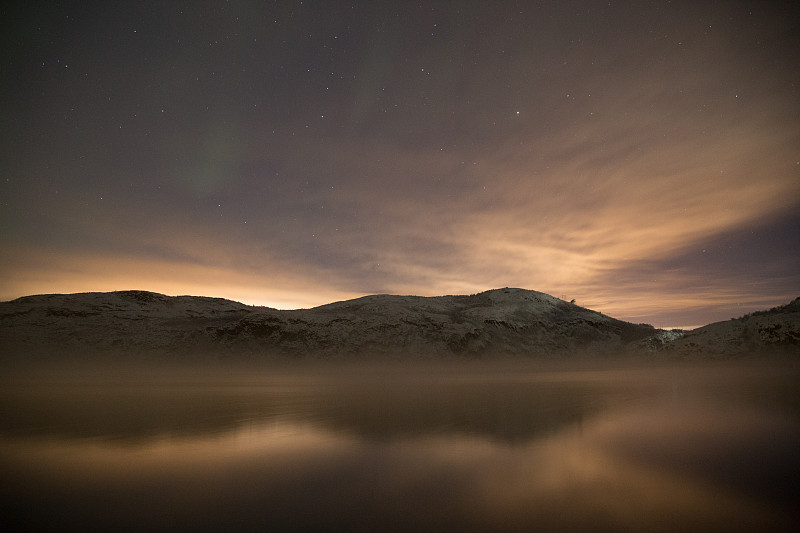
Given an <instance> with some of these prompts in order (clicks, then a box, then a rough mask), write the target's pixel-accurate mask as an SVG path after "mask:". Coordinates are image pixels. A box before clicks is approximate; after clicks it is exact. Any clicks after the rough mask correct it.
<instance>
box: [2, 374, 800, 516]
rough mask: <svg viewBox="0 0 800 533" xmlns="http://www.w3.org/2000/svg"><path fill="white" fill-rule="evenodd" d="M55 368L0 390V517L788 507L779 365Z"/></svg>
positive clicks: (790, 487)
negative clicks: (1, 507) (70, 376)
mask: <svg viewBox="0 0 800 533" xmlns="http://www.w3.org/2000/svg"><path fill="white" fill-rule="evenodd" d="M66 381H67V382H66V383H65V382H64V381H61V382H59V381H58V380H49V381H48V380H36V381H25V380H19V379H15V380H12V381H11V382H9V383H7V384H6V385H7V386H6V387H5V388H4V392H3V393H2V395H3V398H2V400H3V402H2V408H0V424H1V425H0V429H1V430H2V439H1V440H0V477H1V478H2V479H3V480H4V482H3V485H2V494H0V496H2V498H3V500H4V501H5V502H8V504H9V506H10V507H9V509H11V511H10V514H8V515H7V516H6V517H5V518H7V519H8V520H4V522H5V523H10V524H12V525H13V526H14V527H15V528H16V529H21V530H25V529H58V530H62V529H78V528H84V527H103V528H111V527H113V528H122V529H129V530H142V529H147V528H159V529H163V528H170V529H193V530H219V529H242V528H245V529H260V530H262V529H264V528H268V529H273V530H274V529H301V530H309V529H310V530H316V529H320V530H331V529H347V530H387V529H388V530H432V529H433V530H437V529H438V530H454V529H457V530H467V531H469V530H493V531H497V530H530V529H559V530H587V529H590V530H594V531H597V530H603V529H605V530H615V531H619V530H643V529H647V530H654V529H655V530H675V529H703V530H706V531H708V530H715V529H716V530H727V531H729V530H736V529H740V530H754V529H764V528H770V529H773V530H775V529H778V530H780V529H786V530H790V529H792V528H794V527H795V526H797V525H798V524H799V523H800V522H798V515H797V514H796V513H795V512H794V511H793V503H794V502H795V501H796V499H797V496H798V495H800V490H798V485H797V481H796V480H797V479H798V475H799V474H800V459H798V457H797V453H796V450H797V449H798V445H800V413H799V412H798V410H797V409H796V404H795V401H796V393H795V392H794V390H795V388H794V387H795V386H796V385H797V383H798V381H797V375H796V371H795V370H793V369H791V368H789V369H786V368H780V369H777V370H776V369H774V368H767V369H764V368H761V369H757V371H754V370H753V369H746V370H744V371H743V370H741V369H731V368H716V369H712V370H702V371H701V370H698V369H679V370H675V369H638V370H624V371H623V370H619V369H616V370H596V371H580V372H578V371H566V370H558V371H553V370H531V369H525V368H520V369H518V370H515V371H507V370H503V371H498V370H492V371H487V370H486V369H485V368H482V369H475V368H471V369H470V368H468V369H467V370H464V369H463V368H461V369H455V368H447V369H445V370H442V369H437V370H436V371H429V370H426V371H424V372H418V371H403V372H390V373H387V372H385V371H376V370H375V369H371V370H369V371H354V372H348V373H331V372H329V371H328V370H326V371H325V372H318V371H303V372H285V373H273V372H271V373H269V374H246V375H237V376H227V377H222V378H221V377H219V376H215V377H213V378H212V377H210V376H208V375H202V376H201V375H197V376H194V377H192V378H191V379H189V378H187V377H186V376H181V377H180V378H176V377H175V376H172V377H162V378H159V379H147V380H142V379H140V378H139V377H137V378H136V379H124V380H120V379H117V380H116V381H114V380H112V381H113V383H109V380H108V379H107V378H106V379H105V380H99V381H98V380H78V381H70V380H66ZM6 512H8V511H6Z"/></svg>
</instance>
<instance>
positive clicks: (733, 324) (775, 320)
mask: <svg viewBox="0 0 800 533" xmlns="http://www.w3.org/2000/svg"><path fill="white" fill-rule="evenodd" d="M648 343H649V345H650V347H652V348H655V349H656V350H657V351H660V352H664V353H666V354H670V355H674V356H678V357H682V358H696V357H703V358H709V357H733V356H739V355H746V354H795V355H796V354H800V298H795V299H794V300H793V301H792V302H790V303H788V304H786V305H782V306H778V307H774V308H772V309H770V310H767V311H756V312H755V313H750V314H748V315H745V316H743V317H740V318H734V319H731V320H725V321H723V322H715V323H713V324H709V325H707V326H703V327H702V328H697V329H694V330H692V331H689V332H686V333H685V334H683V335H680V336H678V337H676V338H674V339H670V340H668V341H666V342H663V343H660V344H659V343H658V342H655V341H653V340H652V339H648V340H647V341H645V342H644V343H640V344H648Z"/></svg>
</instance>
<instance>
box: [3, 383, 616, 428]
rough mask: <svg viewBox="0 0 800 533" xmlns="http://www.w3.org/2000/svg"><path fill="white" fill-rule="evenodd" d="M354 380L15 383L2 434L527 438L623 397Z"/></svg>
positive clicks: (571, 390)
mask: <svg viewBox="0 0 800 533" xmlns="http://www.w3.org/2000/svg"><path fill="white" fill-rule="evenodd" d="M374 378H375V376H371V377H370V381H369V382H368V383H363V382H356V381H355V380H353V379H351V378H343V379H342V380H327V381H325V382H324V383H322V384H319V383H317V384H313V383H312V382H309V381H306V380H302V379H301V380H298V381H296V382H295V381H291V380H289V381H282V382H280V383H273V384H272V385H267V386H264V385H258V384H255V382H249V383H250V384H248V382H243V383H241V384H238V385H237V384H232V383H227V384H225V383H215V382H214V381H212V380H205V381H202V382H197V383H194V384H181V385H177V386H176V385H169V386H166V385H158V384H149V385H141V384H139V385H137V384H131V383H128V384H113V383H112V384H109V383H108V382H106V383H95V384H92V383H90V382H86V381H84V382H81V383H77V384H76V383H72V384H54V383H51V384H49V385H42V384H39V385H31V384H30V383H26V384H20V383H17V384H13V385H12V386H7V387H5V388H4V390H3V391H2V392H0V399H1V400H2V405H3V408H2V409H1V410H0V434H2V435H4V436H7V437H17V436H47V437H57V438H101V439H112V440H119V441H121V442H125V441H130V442H136V441H141V440H147V439H151V438H162V437H165V436H182V437H189V436H195V435H213V434H220V433H225V432H228V431H232V430H235V429H238V428H242V427H246V426H249V425H251V426H260V425H263V424H270V423H290V424H291V423H294V424H313V425H317V426H321V427H326V428H328V429H330V430H332V431H335V432H340V431H341V432H346V433H350V434H355V435H358V436H359V437H361V438H367V439H378V440H381V439H389V438H403V437H411V436H425V435H437V434H461V435H475V436H481V437H484V438H489V439H494V440H498V441H503V442H509V443H515V442H524V441H526V440H529V439H531V438H534V437H536V436H538V435H542V434H546V433H550V432H553V431H556V430H558V429H560V428H562V427H564V426H566V425H570V424H575V423H580V422H581V421H583V420H584V419H586V418H589V417H592V416H594V415H595V414H596V413H598V412H600V411H601V410H602V409H603V408H604V406H606V405H607V404H608V403H609V402H612V401H614V400H615V398H619V396H620V394H625V392H624V391H621V390H619V389H611V388H610V387H601V386H599V385H597V384H590V383H574V382H546V381H543V382H535V383H531V382H515V381H513V380H510V381H509V380H499V381H491V382H490V381H481V380H480V379H478V380H466V381H463V380H451V379H448V378H443V379H427V380H421V379H416V378H414V379H401V380H390V381H387V380H382V379H374Z"/></svg>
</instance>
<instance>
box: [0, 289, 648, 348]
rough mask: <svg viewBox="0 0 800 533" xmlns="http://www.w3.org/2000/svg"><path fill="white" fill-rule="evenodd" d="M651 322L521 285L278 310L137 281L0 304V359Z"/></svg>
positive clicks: (611, 338)
mask: <svg viewBox="0 0 800 533" xmlns="http://www.w3.org/2000/svg"><path fill="white" fill-rule="evenodd" d="M654 333H655V330H654V329H653V328H652V327H649V326H646V325H636V324H630V323H627V322H623V321H620V320H616V319H614V318H611V317H608V316H605V315H603V314H601V313H598V312H596V311H591V310H589V309H585V308H582V307H579V306H577V305H574V304H571V303H567V302H565V301H562V300H559V299H557V298H554V297H552V296H550V295H547V294H544V293H540V292H535V291H529V290H523V289H510V288H506V289H496V290H490V291H487V292H483V293H480V294H475V295H471V296H439V297H417V296H392V295H374V296H365V297H363V298H357V299H354V300H348V301H343V302H336V303H332V304H328V305H323V306H320V307H316V308H313V309H302V310H293V311H279V310H276V309H270V308H266V307H253V306H247V305H244V304H240V303H237V302H232V301H229V300H223V299H219V298H206V297H193V296H178V297H170V296H164V295H162V294H156V293H151V292H144V291H122V292H111V293H84V294H69V295H58V294H55V295H40V296H28V297H23V298H19V299H17V300H14V301H11V302H3V303H0V354H2V355H3V357H4V358H6V359H9V358H11V359H17V358H31V357H41V356H48V357H52V356H63V357H75V356H79V357H80V356H84V355H86V356H89V355H98V354H101V355H107V356H113V355H117V354H143V355H164V354H168V355H173V356H182V357H186V356H200V355H205V356H212V357H229V356H232V357H271V356H277V357H287V356H288V357H303V358H328V357H336V356H356V357H365V358H369V357H382V356H383V357H385V356H393V357H394V356H402V357H414V358H431V357H441V356H446V357H465V356H466V357H474V356H489V355H510V356H532V355H548V356H558V355H562V354H575V353H612V352H618V351H619V350H620V349H621V348H623V347H624V346H626V345H628V344H629V343H631V342H632V341H636V340H640V339H643V338H645V337H648V336H651V335H653V334H654Z"/></svg>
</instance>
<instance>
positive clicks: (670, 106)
mask: <svg viewBox="0 0 800 533" xmlns="http://www.w3.org/2000/svg"><path fill="white" fill-rule="evenodd" d="M15 4H17V5H16V7H9V6H6V7H3V8H0V19H1V20H2V22H0V25H1V26H0V42H2V48H1V49H0V54H1V55H0V91H1V92H0V95H1V96H2V122H1V123H2V135H3V142H2V148H0V150H2V151H1V152H0V154H2V155H1V156H0V170H2V176H0V300H8V299H12V298H16V297H18V296H22V295H26V294H38V293H53V292H62V293H63V292H87V291H110V290H126V289H143V290H152V291H156V292H163V293H166V294H173V295H175V294H193V295H205V296H218V297H225V298H230V299H234V300H238V301H241V302H245V303H251V304H258V305H269V306H271V307H279V308H297V307H310V306H314V305H319V304H323V303H328V302H331V301H335V300H342V299H347V298H353V297H357V296H362V295H365V294H373V293H393V294H415V295H423V296H433V295H442V294H470V293H475V292H480V291H483V290H487V289H491V288H497V287H504V286H511V287H522V288H527V289H533V290H538V291H543V292H547V293H550V294H553V295H554V296H558V297H564V298H566V299H568V300H571V299H573V298H574V299H576V303H578V304H579V305H583V306H586V307H590V308H593V309H596V310H599V311H602V312H604V313H606V314H609V315H612V316H616V317H618V318H623V319H626V320H631V321H634V322H649V323H652V324H653V325H655V326H657V327H658V326H663V327H675V326H694V325H699V324H705V323H708V322H711V321H715V320H724V319H728V318H731V317H734V316H740V315H742V314H744V313H747V312H749V311H752V310H754V309H761V308H765V307H771V306H774V305H778V304H782V303H786V302H788V301H789V300H791V299H792V298H794V297H796V296H798V295H800V67H798V65H800V18H799V17H798V9H797V8H796V7H795V2H785V3H781V2H766V1H753V2H710V1H709V2H705V1H702V2H698V1H689V2H666V1H665V2H646V1H631V2H623V1H619V2H618V1H611V2H580V1H573V2H558V1H552V2H550V1H546V2H545V1H543V2H523V1H519V2H502V1H491V2H488V1H480V2H468V1H461V2H459V1H453V2H403V1H399V0H396V1H392V2H380V1H369V2H367V1H364V2H339V1H321V0H320V1H314V0H304V1H302V2H301V1H293V2H289V1H279V2H255V1H231V2H224V1H221V0H220V1H192V2H178V1H175V2H165V1H156V2H136V1H126V2H114V1H107V0H106V1H102V2H92V1H81V2H32V1H29V2H15ZM70 4H73V5H70Z"/></svg>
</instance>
